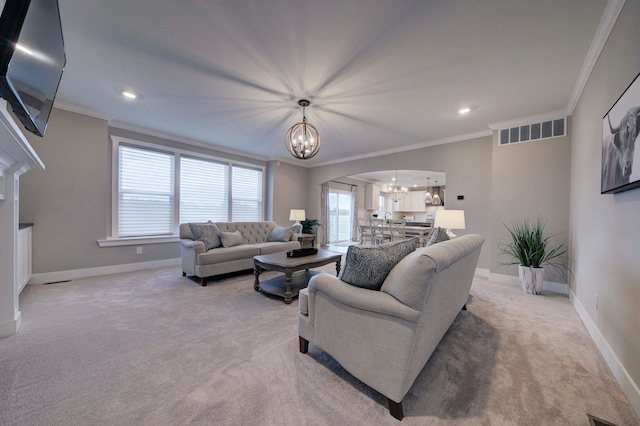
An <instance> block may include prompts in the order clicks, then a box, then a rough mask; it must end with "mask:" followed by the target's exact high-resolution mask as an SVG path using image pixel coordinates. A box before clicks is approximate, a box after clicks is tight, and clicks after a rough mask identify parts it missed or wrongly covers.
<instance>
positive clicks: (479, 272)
mask: <svg viewBox="0 0 640 426" xmlns="http://www.w3.org/2000/svg"><path fill="white" fill-rule="evenodd" d="M476 277H480V278H489V270H488V269H483V268H476Z"/></svg>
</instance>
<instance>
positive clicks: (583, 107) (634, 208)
mask: <svg viewBox="0 0 640 426" xmlns="http://www.w3.org/2000/svg"><path fill="white" fill-rule="evenodd" d="M638 17H640V1H639V0H627V2H626V3H625V5H624V8H623V10H622V13H621V14H620V16H619V18H618V21H617V22H616V25H615V27H614V29H613V31H612V33H611V35H610V36H609V39H608V41H607V43H606V45H605V47H604V49H603V51H602V53H601V54H600V57H599V58H598V61H597V63H596V66H595V67H594V69H593V71H592V73H591V75H590V77H589V80H588V82H587V85H586V87H585V89H584V91H583V93H582V96H581V97H580V100H579V102H578V104H577V106H576V108H575V111H574V114H573V120H572V125H573V138H572V141H571V150H572V152H571V154H572V155H571V159H572V162H571V254H572V257H573V259H574V260H575V263H574V265H573V272H574V275H573V278H572V282H571V288H572V290H573V292H574V293H575V295H576V298H577V302H578V303H579V304H581V305H582V307H583V308H584V310H585V311H586V313H587V315H588V316H589V318H590V319H591V320H592V321H593V323H594V324H595V326H596V327H597V328H598V330H599V332H600V333H601V334H602V336H604V338H605V339H606V341H607V343H608V345H609V346H610V347H611V349H612V350H613V352H614V353H615V354H616V355H617V357H618V359H619V362H620V363H622V365H623V366H624V368H625V369H626V371H627V373H628V374H629V376H630V377H631V379H632V380H633V381H634V382H635V384H636V386H638V385H640V309H639V308H638V306H639V305H640V255H639V254H638V253H639V251H638V249H639V248H640V226H639V225H638V223H639V219H640V189H634V190H631V191H627V192H623V193H620V194H616V195H600V170H601V148H602V117H603V116H604V115H605V114H606V113H607V111H608V110H609V108H610V107H611V106H612V105H613V104H614V103H615V101H616V100H617V99H618V97H619V96H620V95H621V94H622V92H623V91H624V90H625V89H626V88H627V86H628V85H629V84H630V83H631V81H632V80H633V79H634V77H635V76H636V75H637V74H638V72H639V71H640V49H639V48H638V41H639V40H640V23H639V22H638ZM639 101H640V100H639ZM638 149H640V148H639V147H638V146H637V141H636V152H638ZM637 167H640V164H634V168H637ZM596 295H598V299H599V300H598V309H596ZM636 392H637V388H636ZM636 403H638V402H637V401H636ZM638 409H639V406H638V405H636V410H638Z"/></svg>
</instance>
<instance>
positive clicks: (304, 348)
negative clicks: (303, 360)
mask: <svg viewBox="0 0 640 426" xmlns="http://www.w3.org/2000/svg"><path fill="white" fill-rule="evenodd" d="M298 342H299V343H300V352H302V353H303V354H306V353H307V352H308V351H309V341H308V340H307V339H305V338H304V337H300V336H298Z"/></svg>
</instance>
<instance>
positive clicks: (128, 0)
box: [56, 0, 619, 166]
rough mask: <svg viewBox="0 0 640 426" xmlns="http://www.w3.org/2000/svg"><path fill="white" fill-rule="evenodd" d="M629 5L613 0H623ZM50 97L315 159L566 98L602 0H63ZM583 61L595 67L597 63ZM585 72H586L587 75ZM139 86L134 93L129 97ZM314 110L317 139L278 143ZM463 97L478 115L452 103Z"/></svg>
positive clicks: (558, 105)
mask: <svg viewBox="0 0 640 426" xmlns="http://www.w3.org/2000/svg"><path fill="white" fill-rule="evenodd" d="M616 1H619V0H616ZM59 3H60V8H61V15H62V25H63V30H64V37H65V44H66V52H67V67H66V70H65V72H64V74H63V77H62V82H61V85H60V90H59V93H58V97H57V100H56V102H57V103H56V106H57V107H62V108H65V109H70V110H75V111H81V112H89V113H91V114H92V115H96V116H98V117H103V118H106V119H109V120H111V122H112V123H113V124H114V125H119V126H122V127H127V128H134V129H136V128H138V129H147V130H148V131H150V132H153V133H163V134H167V135H172V136H175V137H177V138H180V139H187V140H193V141H197V142H204V143H209V144H212V145H215V146H217V147H220V148H224V149H226V150H232V151H235V152H239V153H244V154H246V155H250V156H252V157H257V158H263V159H281V160H285V161H289V160H290V161H296V162H297V163H300V164H302V165H305V166H313V165H320V164H327V163H332V162H339V161H344V160H346V159H349V158H357V157H362V156H369V155H372V154H373V153H377V152H389V151H394V150H403V149H407V148H408V147H415V146H426V145H428V144H432V143H438V142H442V141H447V140H455V139H456V138H461V137H467V136H469V135H480V134H488V131H489V127H488V126H489V125H490V124H492V123H498V122H504V121H510V120H515V119H519V118H523V117H530V116H536V115H540V114H546V113H550V112H556V111H566V110H568V109H569V110H570V109H572V106H571V104H572V102H573V101H574V99H573V98H575V92H574V89H576V88H577V90H579V89H580V87H577V84H578V85H579V81H580V76H581V74H580V73H581V70H582V69H583V66H584V65H585V63H586V62H588V61H586V59H588V57H589V53H590V46H591V44H592V41H593V40H594V37H596V35H597V33H598V31H597V30H598V26H599V24H600V21H601V19H602V17H603V14H604V12H605V8H606V7H607V1H606V0H589V1H584V0H536V1H530V0H520V1H503V0H482V1H468V0H467V1H463V0H429V1H426V0H413V1H411V0H399V1H389V0H325V1H307V0H304V1H303V0H298V1H294V0H271V1H268V2H260V1H253V2H248V1H241V0H217V1H210V0H182V1H170V0H110V1H104V0H59ZM587 71H588V70H587ZM577 82H578V83H577ZM122 89H131V90H134V91H136V92H138V93H139V95H140V97H139V99H137V100H136V101H127V100H125V99H124V98H123V97H122V96H120V94H119V92H120V91H121V90H122ZM300 98H308V99H310V100H311V106H310V107H309V108H307V118H308V121H309V122H310V123H312V124H314V125H315V126H316V127H317V128H318V130H319V131H320V134H321V137H322V149H321V150H320V153H319V154H318V155H317V156H316V157H315V158H313V159H311V160H307V161H306V162H302V161H298V160H294V159H293V158H292V157H291V156H290V155H289V154H288V152H287V151H286V148H285V146H284V134H285V132H286V130H287V129H288V128H289V127H290V126H291V125H293V124H294V123H295V122H298V121H300V120H301V118H302V111H301V108H300V107H298V106H297V101H298V99H300ZM461 106H469V107H471V109H472V111H471V112H470V113H469V114H468V115H466V116H460V115H459V114H457V110H458V109H459V108H460V107H461Z"/></svg>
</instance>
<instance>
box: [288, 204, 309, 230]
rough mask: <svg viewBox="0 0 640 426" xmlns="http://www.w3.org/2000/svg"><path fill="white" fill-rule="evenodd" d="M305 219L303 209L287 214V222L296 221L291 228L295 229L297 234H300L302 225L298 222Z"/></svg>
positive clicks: (293, 210) (292, 210)
mask: <svg viewBox="0 0 640 426" xmlns="http://www.w3.org/2000/svg"><path fill="white" fill-rule="evenodd" d="M306 218H307V217H306V215H305V212H304V210H303V209H291V211H290V212H289V220H295V221H296V223H294V224H293V226H296V227H297V232H296V233H297V234H301V233H302V224H301V223H300V221H301V220H305V219H306Z"/></svg>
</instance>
